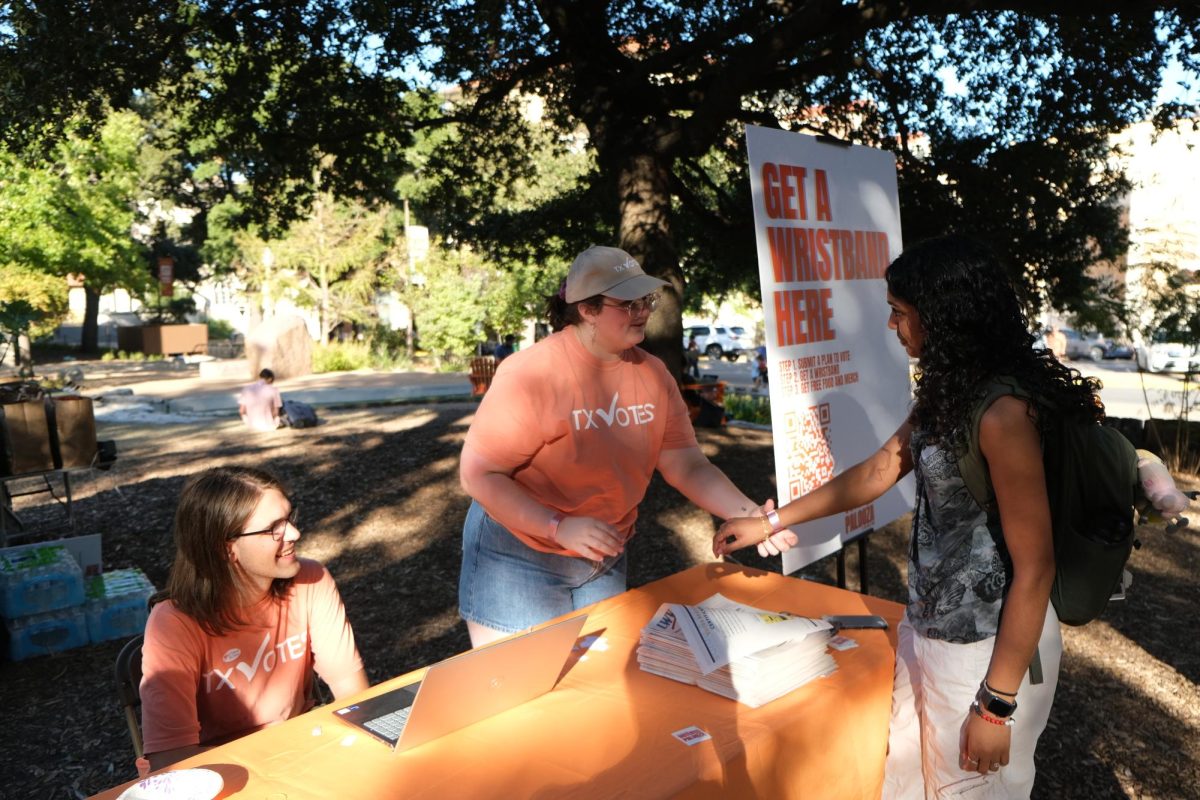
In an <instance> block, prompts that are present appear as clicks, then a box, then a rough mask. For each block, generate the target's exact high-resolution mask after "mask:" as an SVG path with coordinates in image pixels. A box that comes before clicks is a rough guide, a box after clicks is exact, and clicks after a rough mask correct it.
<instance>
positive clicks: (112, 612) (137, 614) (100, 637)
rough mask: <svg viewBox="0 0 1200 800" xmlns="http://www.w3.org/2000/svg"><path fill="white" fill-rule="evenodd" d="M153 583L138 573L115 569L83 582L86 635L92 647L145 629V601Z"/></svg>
mask: <svg viewBox="0 0 1200 800" xmlns="http://www.w3.org/2000/svg"><path fill="white" fill-rule="evenodd" d="M152 594H154V584H152V583H150V579H149V578H147V577H146V576H145V574H144V573H143V572H142V571H141V570H140V569H137V568H136V567H135V568H132V569H117V570H113V571H112V572H105V573H104V574H103V575H97V576H96V577H94V578H89V579H88V583H87V605H86V606H85V613H86V615H87V631H88V636H89V638H90V639H91V640H92V643H93V644H96V643H99V642H106V641H108V640H109V639H127V638H129V637H131V636H137V635H138V634H139V633H141V632H142V631H143V630H144V629H145V627H146V617H147V616H148V612H147V609H146V602H147V601H148V600H149V599H150V595H152Z"/></svg>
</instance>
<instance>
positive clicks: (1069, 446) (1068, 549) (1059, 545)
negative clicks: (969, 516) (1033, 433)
mask: <svg viewBox="0 0 1200 800" xmlns="http://www.w3.org/2000/svg"><path fill="white" fill-rule="evenodd" d="M1005 395H1015V396H1016V397H1020V398H1023V399H1029V398H1030V394H1029V392H1027V391H1025V390H1024V389H1022V388H1021V387H1020V385H1018V384H1017V382H1016V381H1014V380H1012V379H1010V378H998V379H997V380H996V381H995V382H994V383H992V385H991V386H989V387H988V391H987V393H986V395H985V396H984V397H983V399H982V400H980V401H979V403H978V404H977V405H976V406H975V408H974V410H973V411H972V412H971V430H970V436H969V439H968V442H967V449H966V452H964V453H962V454H961V455H960V456H959V459H958V469H959V472H960V473H961V474H962V478H963V481H964V482H965V483H966V486H967V491H969V492H970V493H971V496H972V497H973V498H975V501H976V502H977V503H978V504H979V506H980V507H981V508H983V509H985V510H987V512H988V514H989V516H990V515H993V514H996V513H997V508H996V499H995V494H994V492H993V491H992V484H991V480H990V479H989V477H988V470H987V462H986V460H985V459H984V457H983V454H982V453H981V452H980V450H979V421H980V419H982V417H983V414H984V412H985V411H987V409H988V408H989V407H990V406H991V404H992V403H993V402H994V401H995V400H996V399H998V398H1000V397H1003V396H1005ZM1047 411H1049V412H1050V414H1051V417H1050V418H1049V419H1047V420H1046V423H1047V424H1046V425H1045V426H1044V427H1045V434H1044V438H1043V440H1042V463H1043V465H1044V467H1045V470H1046V494H1047V497H1048V498H1049V500H1050V521H1051V526H1052V528H1053V531H1054V569H1055V575H1054V587H1053V588H1052V589H1051V590H1050V600H1051V602H1053V603H1054V610H1055V611H1056V612H1057V613H1058V618H1059V620H1060V621H1061V622H1065V623H1066V624H1068V625H1083V624H1085V623H1088V622H1091V621H1092V620H1094V619H1095V618H1096V617H1098V616H1100V614H1101V613H1103V612H1104V609H1105V607H1106V606H1107V605H1108V601H1109V598H1111V597H1112V595H1113V594H1114V593H1115V592H1117V591H1118V590H1119V589H1120V588H1121V576H1122V573H1123V571H1124V569H1125V562H1126V561H1127V560H1128V559H1129V553H1130V551H1131V550H1132V549H1133V547H1134V545H1135V540H1134V514H1135V512H1134V504H1135V502H1136V500H1137V492H1138V490H1139V488H1140V487H1139V484H1138V471H1137V452H1136V451H1135V450H1134V448H1133V445H1132V444H1130V442H1129V440H1128V439H1126V438H1125V436H1124V435H1123V434H1122V433H1121V432H1120V431H1118V430H1116V429H1115V428H1110V427H1107V426H1104V425H1100V424H1098V423H1095V422H1090V421H1073V420H1069V419H1061V418H1058V417H1057V416H1054V415H1053V408H1050V407H1048V406H1047V404H1045V403H1043V404H1042V413H1046V412H1047Z"/></svg>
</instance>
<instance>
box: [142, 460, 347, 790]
mask: <svg viewBox="0 0 1200 800" xmlns="http://www.w3.org/2000/svg"><path fill="white" fill-rule="evenodd" d="M296 524H297V517H296V507H295V506H294V505H293V504H292V501H291V499H290V498H289V497H288V495H287V493H286V492H285V491H284V488H283V486H282V484H281V483H280V482H279V480H278V479H276V478H275V477H274V476H273V475H271V474H269V473H267V472H264V471H263V470H259V469H253V468H249V467H218V468H215V469H210V470H206V471H205V472H201V473H200V474H198V475H196V476H195V477H193V478H192V479H191V480H189V481H188V483H187V485H186V486H184V489H183V493H182V494H181V495H180V498H179V507H178V509H177V510H176V512H175V560H174V562H173V563H172V564H171V571H170V575H169V577H168V578H167V588H166V590H165V591H164V592H163V593H162V595H161V597H158V598H156V600H158V601H159V602H157V603H156V604H155V605H154V608H153V609H152V610H151V612H150V619H149V620H148V622H147V623H146V634H145V640H144V643H143V645H142V683H141V697H142V735H143V739H144V747H145V751H146V758H147V760H148V762H149V767H150V768H151V769H159V768H161V767H163V766H166V765H168V764H171V763H174V762H175V761H178V760H180V759H182V758H186V757H187V756H189V755H192V754H194V753H198V752H200V751H201V750H204V749H206V748H208V747H212V746H215V745H217V744H221V743H223V742H227V741H230V740H231V739H236V738H238V737H239V736H243V735H245V734H247V733H250V732H251V731H255V730H258V729H259V728H263V727H266V726H268V725H272V724H275V723H278V722H282V721H284V720H286V719H289V718H291V717H294V716H296V715H297V714H300V713H303V712H305V711H307V710H309V709H310V708H312V707H313V705H314V696H315V695H314V680H313V672H314V669H315V671H316V673H317V674H319V675H320V676H321V678H322V679H323V680H324V681H325V683H326V684H327V685H328V686H329V689H330V690H331V691H332V692H333V695H334V697H336V698H343V697H346V696H349V695H352V694H355V693H357V692H360V691H362V690H363V689H365V688H367V676H366V672H364V670H363V664H362V659H361V658H360V657H359V655H358V649H357V647H355V644H354V633H353V631H352V630H351V629H350V623H349V622H348V621H347V620H346V612H345V609H344V608H343V606H342V600H341V596H340V595H339V594H338V590H337V587H336V586H335V585H334V582H333V578H332V577H330V575H329V572H328V571H327V570H326V569H325V567H323V566H322V565H321V564H319V563H318V562H316V561H312V560H309V559H305V558H300V557H299V555H298V554H297V552H296V543H297V541H298V540H299V539H300V531H299V529H298V528H297V527H296Z"/></svg>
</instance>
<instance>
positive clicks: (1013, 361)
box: [886, 235, 1104, 447]
mask: <svg viewBox="0 0 1200 800" xmlns="http://www.w3.org/2000/svg"><path fill="white" fill-rule="evenodd" d="M886 278H887V286H888V291H889V292H891V293H892V296H893V297H896V298H899V299H900V300H903V301H905V302H906V303H910V304H911V305H913V306H914V307H915V308H916V310H917V314H918V316H919V317H920V321H921V326H922V327H923V328H924V330H925V339H924V344H923V346H922V348H921V355H920V359H919V361H918V363H917V370H918V375H917V378H916V388H915V389H914V392H913V409H912V417H913V422H914V424H915V425H916V427H917V428H919V429H922V430H924V431H927V432H928V433H929V434H930V436H931V437H932V438H933V440H934V441H940V442H945V443H947V444H949V445H951V446H955V447H961V446H963V445H964V444H965V443H966V441H967V438H968V430H967V428H968V423H969V421H970V417H971V411H972V409H973V408H974V406H975V404H976V403H978V402H979V400H980V399H981V398H982V397H983V395H984V394H985V393H986V391H987V388H988V385H989V384H990V383H991V382H992V381H993V380H994V379H995V378H998V377H1012V378H1015V379H1016V380H1017V382H1018V383H1019V384H1020V385H1021V386H1022V388H1024V389H1025V390H1026V391H1028V392H1029V393H1030V394H1031V395H1032V396H1033V398H1034V407H1035V409H1036V410H1038V411H1039V412H1040V411H1041V410H1042V409H1044V408H1047V407H1049V408H1050V409H1052V411H1053V416H1056V417H1059V418H1061V417H1069V418H1075V419H1084V420H1095V421H1097V422H1099V421H1102V420H1103V419H1104V406H1103V405H1102V404H1101V403H1100V399H1099V397H1098V396H1097V392H1099V390H1100V386H1101V384H1100V381H1098V380H1097V379H1095V378H1085V377H1083V376H1082V375H1081V374H1080V373H1079V371H1078V370H1076V369H1071V368H1069V367H1066V366H1064V365H1063V364H1061V363H1060V362H1059V361H1058V359H1057V358H1055V357H1054V355H1053V354H1052V353H1051V352H1050V351H1049V350H1048V349H1039V348H1035V347H1034V346H1033V343H1034V336H1033V334H1032V333H1031V332H1030V330H1029V321H1028V319H1027V318H1026V316H1025V312H1024V310H1023V309H1022V306H1021V301H1020V299H1019V298H1018V297H1017V293H1016V291H1015V290H1014V289H1013V285H1012V283H1011V281H1010V280H1009V277H1008V275H1007V274H1006V272H1005V270H1004V266H1003V265H1002V264H1001V262H1000V259H999V258H998V257H997V256H996V254H995V253H994V252H992V250H991V249H990V248H988V247H987V246H986V245H984V244H983V243H981V242H979V241H976V240H974V239H970V238H967V237H964V236H960V235H950V236H941V237H938V238H934V239H927V240H925V241H923V242H920V243H918V244H915V245H913V246H911V247H908V248H906V249H905V250H904V252H903V253H901V254H900V256H899V257H898V258H897V259H896V260H895V261H893V262H892V263H891V265H890V266H888V268H887V273H886ZM1046 416H1047V415H1045V414H1041V413H1039V414H1038V425H1039V429H1041V430H1044V428H1045V425H1044V423H1045V421H1046Z"/></svg>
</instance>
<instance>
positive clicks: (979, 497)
mask: <svg viewBox="0 0 1200 800" xmlns="http://www.w3.org/2000/svg"><path fill="white" fill-rule="evenodd" d="M1008 395H1012V396H1014V397H1020V398H1021V399H1023V400H1029V399H1031V398H1032V395H1030V394H1029V392H1027V391H1025V390H1024V389H1022V388H1021V385H1020V384H1019V383H1017V381H1016V379H1014V378H1008V377H1001V378H996V379H995V380H993V381H992V382H991V383H990V384H988V387H987V390H986V391H985V392H984V395H983V397H982V398H980V400H979V402H978V403H976V404H975V407H974V408H973V409H971V419H970V421H969V424H970V426H971V427H970V428H969V429H968V431H967V444H966V448H965V449H964V450H963V451H962V452H960V453H959V455H958V472H959V474H960V475H961V476H962V479H963V483H964V484H966V487H967V491H968V492H970V493H971V497H972V498H973V499H974V500H975V502H976V503H977V504H978V505H979V507H980V508H982V509H984V510H985V511H987V512H988V513H991V512H993V511H995V510H996V494H995V492H993V491H992V481H991V478H990V477H989V475H988V467H987V459H986V458H984V457H983V451H982V450H981V449H980V447H979V423H980V421H981V420H982V419H983V415H984V414H985V413H986V412H987V410H988V409H989V408H991V406H992V403H994V402H996V401H997V400H999V399H1000V398H1001V397H1007V396H1008Z"/></svg>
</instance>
